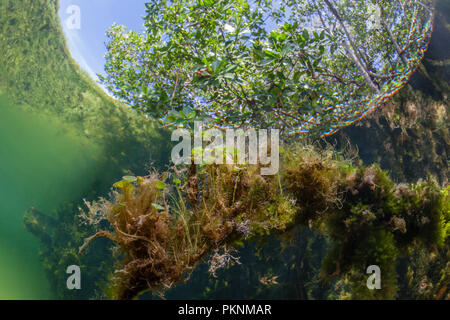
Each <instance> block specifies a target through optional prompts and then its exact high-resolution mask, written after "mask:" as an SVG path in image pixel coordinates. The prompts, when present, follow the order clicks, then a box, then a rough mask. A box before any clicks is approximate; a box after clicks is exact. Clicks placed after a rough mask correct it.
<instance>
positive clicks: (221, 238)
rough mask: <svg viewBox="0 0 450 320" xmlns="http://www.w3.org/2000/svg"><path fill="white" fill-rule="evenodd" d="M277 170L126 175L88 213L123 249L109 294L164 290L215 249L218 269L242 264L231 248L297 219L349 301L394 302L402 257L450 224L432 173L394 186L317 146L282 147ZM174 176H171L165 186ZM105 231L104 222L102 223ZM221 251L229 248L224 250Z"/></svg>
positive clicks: (443, 235)
mask: <svg viewBox="0 0 450 320" xmlns="http://www.w3.org/2000/svg"><path fill="white" fill-rule="evenodd" d="M282 163H283V169H282V172H281V173H280V175H279V176H271V177H266V176H261V175H259V173H258V172H259V170H256V169H258V166H243V167H239V168H236V167H233V166H225V165H206V166H204V167H203V168H199V167H197V166H196V165H191V166H190V167H189V168H186V169H185V172H184V174H183V176H184V177H181V174H182V172H180V171H179V170H175V171H173V172H171V173H168V172H166V173H164V174H163V175H157V174H156V173H154V174H152V175H150V176H148V177H131V176H130V177H125V179H124V180H123V181H120V182H118V183H116V184H115V185H114V186H115V188H116V190H115V191H114V192H113V193H112V195H111V198H110V199H108V200H107V199H100V200H99V201H97V202H93V203H87V206H88V209H89V210H88V212H87V213H83V214H82V216H83V217H84V218H85V219H86V220H87V221H89V222H90V223H91V224H98V223H100V222H101V221H102V220H107V221H108V222H109V228H106V229H102V230H100V231H98V232H97V233H96V234H94V235H93V236H91V237H89V238H87V239H86V242H85V243H84V245H83V246H82V247H81V248H80V252H82V251H83V250H84V249H85V248H86V246H88V245H89V243H90V242H91V241H92V240H93V239H94V238H97V237H106V238H108V239H110V240H112V241H113V242H114V244H115V246H116V248H117V250H118V251H119V253H120V255H119V256H118V258H117V260H118V261H117V267H116V271H115V273H114V275H113V277H112V279H111V281H112V285H111V288H110V297H111V298H114V299H132V298H135V297H137V296H138V295H139V294H140V293H142V292H143V291H145V290H147V289H151V290H152V291H153V292H154V293H155V294H159V295H162V294H163V293H164V291H166V290H168V289H170V288H171V287H172V286H173V285H175V284H177V283H178V282H182V281H187V280H188V279H189V275H190V273H191V272H192V270H193V269H194V268H195V267H196V266H197V265H198V264H199V263H200V262H201V260H202V259H204V258H205V257H206V256H207V255H208V254H211V253H213V256H212V259H211V261H210V272H211V273H212V274H213V275H214V274H215V271H216V270H217V269H218V268H219V267H224V266H225V265H226V264H227V262H231V263H236V262H238V259H237V257H234V256H233V250H232V249H231V248H233V246H235V245H236V244H238V243H240V242H242V241H245V240H248V239H251V238H253V237H258V236H263V235H268V234H271V233H282V232H284V231H286V230H287V229H290V228H293V227H294V226H295V225H296V224H300V225H303V226H306V227H308V228H310V229H311V230H313V231H316V232H319V233H323V234H326V235H328V236H329V237H330V239H331V241H332V243H333V246H332V247H331V248H330V249H329V250H328V252H327V255H326V257H325V259H324V261H323V263H322V270H321V279H322V281H324V282H327V281H330V280H331V279H334V278H336V277H346V278H347V279H349V282H350V285H351V289H352V290H351V295H352V298H379V299H380V298H384V299H388V298H394V297H395V294H396V288H397V287H396V272H395V265H396V261H397V259H398V258H399V257H400V256H402V255H406V254H407V252H408V250H409V249H411V248H415V247H421V246H422V247H425V248H427V249H430V250H436V249H437V248H439V247H442V246H443V245H444V243H445V241H446V239H447V237H448V230H450V223H449V221H450V212H449V201H450V199H449V195H448V189H442V188H440V187H439V186H438V184H437V183H436V181H434V180H433V179H432V178H429V179H428V180H427V181H420V182H418V183H417V184H411V185H402V184H400V185H395V184H394V183H393V182H392V181H391V180H390V179H389V178H388V176H387V175H386V173H385V172H383V171H382V170H381V169H380V168H379V167H377V166H375V165H374V166H370V167H362V166H358V167H354V166H353V165H352V164H351V162H349V161H345V160H342V159H339V158H337V157H336V156H335V155H333V153H332V152H330V151H329V150H328V151H323V150H322V151H318V150H315V149H314V148H311V147H298V148H295V149H294V150H290V151H286V152H285V153H284V156H283V161H282ZM169 176H171V177H172V178H173V182H172V183H171V184H170V185H169V184H166V180H167V179H169ZM100 229H101V228H100ZM219 252H223V254H219ZM371 264H376V265H379V266H380V267H381V269H382V270H383V289H382V290H375V291H371V290H368V289H365V290H364V289H362V288H364V287H365V286H362V285H361V281H363V280H364V279H365V278H364V275H365V270H366V267H367V266H368V265H371Z"/></svg>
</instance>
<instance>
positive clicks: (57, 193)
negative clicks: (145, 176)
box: [0, 99, 100, 299]
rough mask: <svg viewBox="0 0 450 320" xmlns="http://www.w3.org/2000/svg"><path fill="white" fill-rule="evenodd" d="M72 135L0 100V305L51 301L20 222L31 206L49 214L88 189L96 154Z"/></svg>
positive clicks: (34, 250) (34, 244) (33, 247)
mask: <svg viewBox="0 0 450 320" xmlns="http://www.w3.org/2000/svg"><path fill="white" fill-rule="evenodd" d="M75 132H76V131H75V130H68V129H67V124H62V123H60V122H58V121H56V120H55V119H52V118H49V117H46V116H42V115H37V114H32V113H29V112H24V111H20V109H18V108H16V107H14V106H11V105H9V104H8V103H7V102H6V100H4V99H0V179H1V183H0V299H49V298H52V296H51V293H50V289H49V285H48V282H47V279H46V276H45V274H44V271H43V268H42V266H41V264H40V262H39V259H38V244H39V243H38V240H36V238H34V237H33V236H32V235H31V234H29V233H27V231H25V229H24V227H23V224H22V220H23V214H24V211H25V210H26V209H27V208H29V207H30V206H34V207H36V208H39V210H40V211H42V212H45V213H50V212H52V210H54V209H56V208H57V207H58V206H59V205H60V204H61V203H62V202H64V201H70V200H74V199H79V198H80V197H82V195H83V194H84V193H85V192H86V190H87V189H88V188H89V186H90V185H92V182H93V181H94V179H95V176H96V175H97V174H98V170H96V161H95V159H94V158H95V157H96V155H98V153H99V152H100V151H99V149H98V148H97V147H95V146H93V145H92V144H90V143H89V142H88V141H86V140H85V139H83V138H80V137H77V135H76V133H75ZM64 271H65V270H64Z"/></svg>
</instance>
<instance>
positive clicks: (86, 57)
mask: <svg viewBox="0 0 450 320" xmlns="http://www.w3.org/2000/svg"><path fill="white" fill-rule="evenodd" d="M145 2H146V0H60V11H59V16H60V19H61V23H62V26H63V30H64V33H65V35H66V40H67V45H68V47H69V51H70V52H71V54H72V57H73V58H74V59H75V60H76V61H77V62H78V63H79V64H80V66H81V68H82V69H83V70H85V71H86V72H88V74H89V75H90V76H91V77H92V78H93V79H94V80H98V78H97V76H96V74H97V73H101V74H104V65H105V57H104V56H105V52H106V46H105V42H106V40H107V38H106V34H105V33H106V31H107V30H108V29H109V28H110V27H111V25H112V24H113V23H114V22H116V23H118V24H123V25H126V26H128V27H129V28H130V29H133V30H135V31H142V30H143V23H144V20H143V17H144V16H145ZM73 6H77V7H78V8H79V13H80V14H79V17H80V19H79V22H80V24H79V28H78V25H77V20H76V19H74V15H76V14H77V12H76V11H74V8H73Z"/></svg>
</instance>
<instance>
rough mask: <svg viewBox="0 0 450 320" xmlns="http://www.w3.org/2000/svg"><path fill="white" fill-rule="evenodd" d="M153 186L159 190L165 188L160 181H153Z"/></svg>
mask: <svg viewBox="0 0 450 320" xmlns="http://www.w3.org/2000/svg"><path fill="white" fill-rule="evenodd" d="M153 185H154V186H155V187H156V188H158V189H159V190H164V189H165V188H166V184H165V183H164V182H162V181H159V180H158V181H155V182H153Z"/></svg>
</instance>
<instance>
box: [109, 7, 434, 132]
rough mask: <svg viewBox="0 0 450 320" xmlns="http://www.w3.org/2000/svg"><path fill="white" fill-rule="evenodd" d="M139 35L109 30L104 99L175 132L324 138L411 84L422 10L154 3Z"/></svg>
mask: <svg viewBox="0 0 450 320" xmlns="http://www.w3.org/2000/svg"><path fill="white" fill-rule="evenodd" d="M146 7H147V15H146V17H145V31H144V32H143V33H138V32H135V31H129V30H127V28H126V27H125V26H119V25H114V26H112V28H111V29H110V30H109V31H108V36H109V42H108V44H107V49H108V51H107V54H106V58H107V63H106V66H105V71H106V76H101V81H102V82H103V83H104V84H105V85H106V87H107V88H108V89H109V90H110V91H111V93H112V94H113V95H114V96H116V97H118V98H119V99H121V100H123V101H124V102H126V103H128V104H129V105H131V106H132V107H133V108H135V109H137V110H140V111H143V112H144V113H145V114H147V115H148V116H151V117H153V118H156V119H160V120H162V121H165V122H166V123H167V124H179V123H180V122H182V121H189V120H190V119H193V118H195V117H201V118H203V119H207V121H208V122H209V123H211V124H212V125H216V126H219V127H249V126H260V127H266V128H267V127H273V128H279V129H282V132H283V133H285V134H290V133H313V134H330V133H332V132H334V131H335V130H337V129H339V128H340V127H342V126H345V125H347V124H349V123H352V122H353V121H355V120H357V119H360V118H361V117H363V116H364V115H365V114H366V113H367V112H369V111H370V110H372V109H373V108H374V107H376V106H377V105H379V104H381V103H382V102H384V101H385V100H386V98H387V97H389V96H391V95H392V94H393V93H394V92H395V91H396V90H398V89H399V88H401V87H402V86H403V85H404V84H405V83H406V82H407V81H408V79H409V76H410V75H411V74H412V73H413V71H414V70H415V68H416V67H417V65H418V63H419V62H420V60H421V59H422V57H423V54H424V52H425V50H426V48H427V44H428V41H429V37H430V34H431V30H432V27H431V26H432V19H433V13H432V12H433V7H432V0H424V1H416V0H395V1H387V0H370V1H355V0H281V1H272V0H254V1H247V0H220V1H213V0H178V1H167V0H152V1H149V2H148V3H147V4H146Z"/></svg>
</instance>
